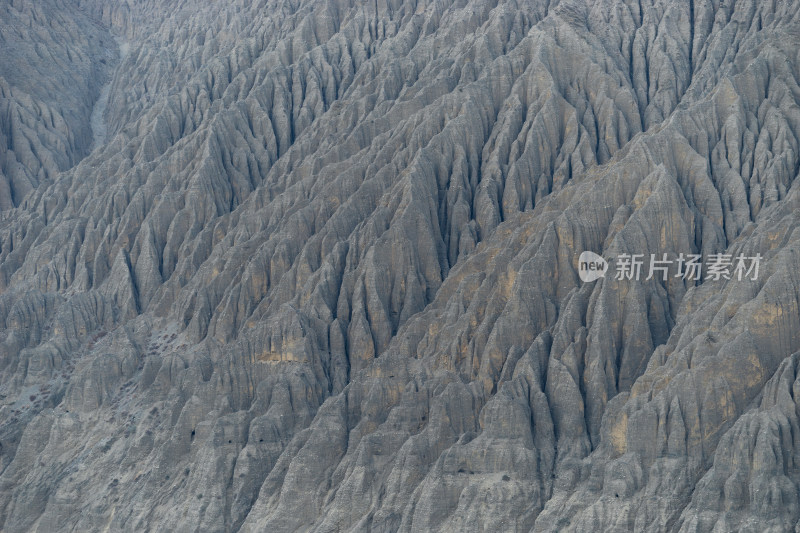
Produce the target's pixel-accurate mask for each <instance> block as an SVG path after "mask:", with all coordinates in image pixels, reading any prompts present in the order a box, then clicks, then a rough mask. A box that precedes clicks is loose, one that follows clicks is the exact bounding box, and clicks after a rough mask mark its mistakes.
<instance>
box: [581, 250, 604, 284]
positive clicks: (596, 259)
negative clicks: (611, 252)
mask: <svg viewBox="0 0 800 533" xmlns="http://www.w3.org/2000/svg"><path fill="white" fill-rule="evenodd" d="M606 270H608V262H607V261H606V260H605V259H603V258H602V257H600V256H599V255H597V254H596V253H594V252H589V251H586V252H583V253H582V254H581V256H580V257H579V258H578V276H579V277H580V278H581V281H584V282H590V281H594V280H596V279H598V278H602V277H604V276H605V275H606Z"/></svg>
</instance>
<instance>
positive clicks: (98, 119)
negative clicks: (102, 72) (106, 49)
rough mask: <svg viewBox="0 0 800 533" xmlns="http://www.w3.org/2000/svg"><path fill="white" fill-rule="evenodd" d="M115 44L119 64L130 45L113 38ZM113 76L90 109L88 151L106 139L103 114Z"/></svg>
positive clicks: (102, 143) (106, 133)
mask: <svg viewBox="0 0 800 533" xmlns="http://www.w3.org/2000/svg"><path fill="white" fill-rule="evenodd" d="M115 40H116V42H117V48H118V50H119V63H122V62H123V61H124V60H125V58H126V57H127V55H128V52H129V51H130V44H129V43H128V42H126V41H124V40H122V39H121V38H120V37H116V38H115ZM113 78H114V76H113V74H112V76H111V78H109V80H108V82H106V84H105V85H103V88H102V89H101V90H100V97H99V98H98V99H97V101H96V102H95V103H94V108H93V109H92V115H91V117H90V118H89V122H90V124H91V127H92V147H91V150H90V151H94V150H96V149H97V148H98V147H99V146H102V145H104V144H105V142H106V139H107V137H108V128H107V127H106V121H105V112H106V106H108V95H109V92H110V91H111V82H112V81H113Z"/></svg>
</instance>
